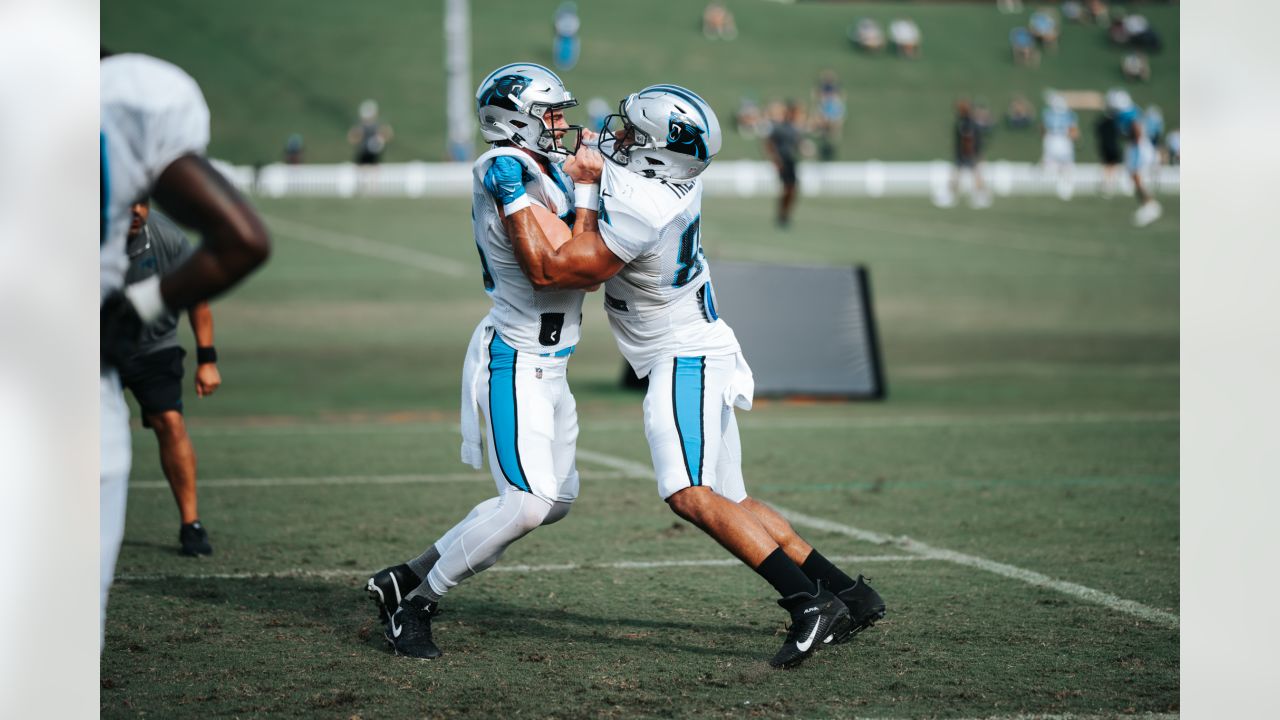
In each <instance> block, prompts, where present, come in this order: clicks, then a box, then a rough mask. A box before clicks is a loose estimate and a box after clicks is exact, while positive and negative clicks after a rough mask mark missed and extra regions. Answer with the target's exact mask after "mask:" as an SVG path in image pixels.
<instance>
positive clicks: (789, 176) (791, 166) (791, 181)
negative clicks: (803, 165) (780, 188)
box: [778, 160, 796, 187]
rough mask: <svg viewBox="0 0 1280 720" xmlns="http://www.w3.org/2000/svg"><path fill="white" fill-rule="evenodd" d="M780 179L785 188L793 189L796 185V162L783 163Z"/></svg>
mask: <svg viewBox="0 0 1280 720" xmlns="http://www.w3.org/2000/svg"><path fill="white" fill-rule="evenodd" d="M778 179H779V180H781V181H782V184H783V185H784V186H785V187H791V186H792V185H795V184H796V164H795V163H794V162H787V161H785V160H784V161H783V162H782V167H780V168H778Z"/></svg>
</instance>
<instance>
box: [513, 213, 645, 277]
mask: <svg viewBox="0 0 1280 720" xmlns="http://www.w3.org/2000/svg"><path fill="white" fill-rule="evenodd" d="M578 212H579V213H580V214H581V213H582V212H583V211H582V209H579V210H578ZM592 214H594V213H592ZM504 222H505V223H506V226H507V236H508V237H510V238H511V247H512V249H513V250H514V251H515V254H516V259H517V260H519V262H520V268H521V269H522V270H524V274H525V276H526V277H528V278H529V283H530V284H531V285H533V287H534V288H535V289H537V290H581V289H586V288H590V287H592V286H594V285H599V284H600V283H602V282H604V281H605V280H608V279H609V278H611V277H613V276H614V275H616V274H617V273H618V271H619V270H621V269H622V267H623V265H625V264H626V263H624V262H622V260H621V259H619V258H618V256H617V255H614V254H613V251H612V250H610V249H609V248H608V246H606V245H605V244H604V239H603V238H601V237H600V233H599V232H597V231H596V230H595V226H594V222H592V230H591V231H587V232H582V233H578V226H577V225H575V226H574V233H575V234H574V236H573V237H572V238H570V239H569V241H568V242H566V243H565V244H563V245H561V246H560V248H559V249H553V248H552V247H551V243H550V242H548V241H547V238H546V235H545V234H543V232H542V228H541V227H539V225H538V223H537V221H536V220H535V219H534V217H533V211H531V210H529V209H528V208H526V209H524V210H520V211H519V212H516V213H514V214H513V215H511V216H509V217H507V219H506V220H505V221H504ZM582 224H584V225H585V224H587V223H582Z"/></svg>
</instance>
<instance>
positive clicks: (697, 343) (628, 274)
mask: <svg viewBox="0 0 1280 720" xmlns="http://www.w3.org/2000/svg"><path fill="white" fill-rule="evenodd" d="M701 221H702V180H701V179H699V178H694V179H693V180H691V181H689V182H683V183H677V182H669V181H665V180H658V179H651V178H644V177H641V176H639V175H637V174H635V173H633V172H631V171H630V170H627V169H626V168H624V167H622V166H620V165H617V164H615V163H612V162H605V165H604V174H603V176H602V177H601V179H600V236H601V238H603V240H604V244H605V245H606V246H608V248H609V249H610V250H612V251H613V254H615V255H617V256H618V258H619V259H621V260H623V261H624V262H626V263H627V264H626V266H625V267H623V268H622V270H621V271H619V272H618V274H617V275H615V276H613V277H612V278H610V279H609V281H608V282H606V283H605V286H604V292H605V297H604V306H605V311H606V312H607V313H608V314H609V323H610V324H611V325H612V326H613V334H614V338H615V339H616V340H617V342H618V349H619V350H621V351H622V355H623V357H625V358H626V359H627V361H628V362H630V363H631V367H632V368H633V369H634V370H635V371H636V375H638V376H639V377H645V376H646V375H648V374H649V370H650V369H651V368H652V367H653V365H654V363H656V362H657V361H658V360H660V359H663V358H670V357H688V356H701V355H733V354H734V353H737V352H738V351H739V349H740V348H739V346H738V339H737V337H735V336H734V334H733V330H732V329H731V328H730V327H729V326H728V324H726V323H725V322H724V321H723V320H720V319H719V316H718V315H717V314H716V308H715V295H714V293H713V292H712V289H711V266H710V265H709V264H708V263H707V259H706V257H705V256H704V255H703V253H702V234H701V233H702V227H701V224H702V222H701Z"/></svg>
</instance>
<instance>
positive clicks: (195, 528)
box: [178, 520, 213, 557]
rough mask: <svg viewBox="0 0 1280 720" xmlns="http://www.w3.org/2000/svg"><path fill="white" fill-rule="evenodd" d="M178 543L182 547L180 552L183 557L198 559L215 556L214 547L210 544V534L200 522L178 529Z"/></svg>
mask: <svg viewBox="0 0 1280 720" xmlns="http://www.w3.org/2000/svg"><path fill="white" fill-rule="evenodd" d="M178 542H179V543H180V544H181V545H182V549H181V550H179V551H178V552H179V553H181V554H183V555H190V556H191V557H197V556H200V555H212V554H213V546H212V545H210V544H209V533H207V532H205V530H204V525H201V524H200V521H199V520H197V521H195V522H193V523H188V524H186V525H183V526H182V527H180V528H178Z"/></svg>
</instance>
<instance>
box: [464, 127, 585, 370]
mask: <svg viewBox="0 0 1280 720" xmlns="http://www.w3.org/2000/svg"><path fill="white" fill-rule="evenodd" d="M499 157H506V158H512V159H514V160H517V161H518V162H520V163H521V164H522V165H523V166H524V170H525V173H524V176H523V181H524V190H525V193H526V194H527V195H528V197H529V199H530V200H531V201H532V202H535V203H537V204H539V205H541V206H542V207H545V208H546V209H548V210H550V211H551V212H553V213H555V214H556V215H557V216H558V217H560V218H561V219H563V220H564V221H565V222H566V223H567V224H568V225H570V226H572V224H573V212H574V210H573V181H572V180H570V179H569V177H568V176H567V175H565V174H564V172H563V171H562V170H561V169H560V168H559V167H558V166H557V165H556V164H555V163H552V164H550V168H551V173H552V176H548V175H547V174H546V173H544V172H542V171H541V170H540V169H539V167H538V163H537V162H535V161H534V160H533V158H531V157H529V156H528V155H526V154H525V153H523V152H521V151H520V150H516V149H512V148H495V149H493V150H490V151H489V152H487V153H485V154H484V155H481V156H480V157H479V159H477V160H476V162H475V166H474V168H473V171H472V177H473V182H472V197H471V207H472V228H473V230H474V233H475V240H476V247H477V248H478V249H479V251H480V262H481V265H482V266H483V271H484V287H485V290H486V291H487V292H488V293H489V297H490V298H491V299H492V300H493V310H492V311H491V312H490V313H489V318H490V321H491V322H492V323H493V325H494V327H495V328H496V329H497V331H498V335H500V336H501V337H502V339H503V340H504V341H505V342H506V343H507V344H508V345H510V346H511V347H513V348H515V349H516V350H520V351H522V352H531V353H538V354H542V353H557V352H560V351H562V350H567V349H568V348H571V347H573V346H574V345H575V344H577V342H578V338H579V335H580V330H581V325H582V299H583V297H584V296H585V293H584V292H583V291H581V290H555V291H541V292H539V291H536V290H534V288H533V286H532V285H530V284H529V279H528V278H527V277H525V275H524V272H523V271H522V270H521V269H520V263H519V261H518V260H517V259H516V256H515V253H514V252H513V251H512V249H511V241H510V239H508V238H507V231H506V228H505V227H504V226H503V224H502V204H501V201H500V200H499V199H498V198H496V197H494V193H493V191H491V190H490V189H489V188H488V187H486V183H485V178H486V175H489V173H490V170H491V168H492V166H493V164H494V161H495V160H496V159H497V158H499ZM492 183H493V181H492V179H490V184H492Z"/></svg>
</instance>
